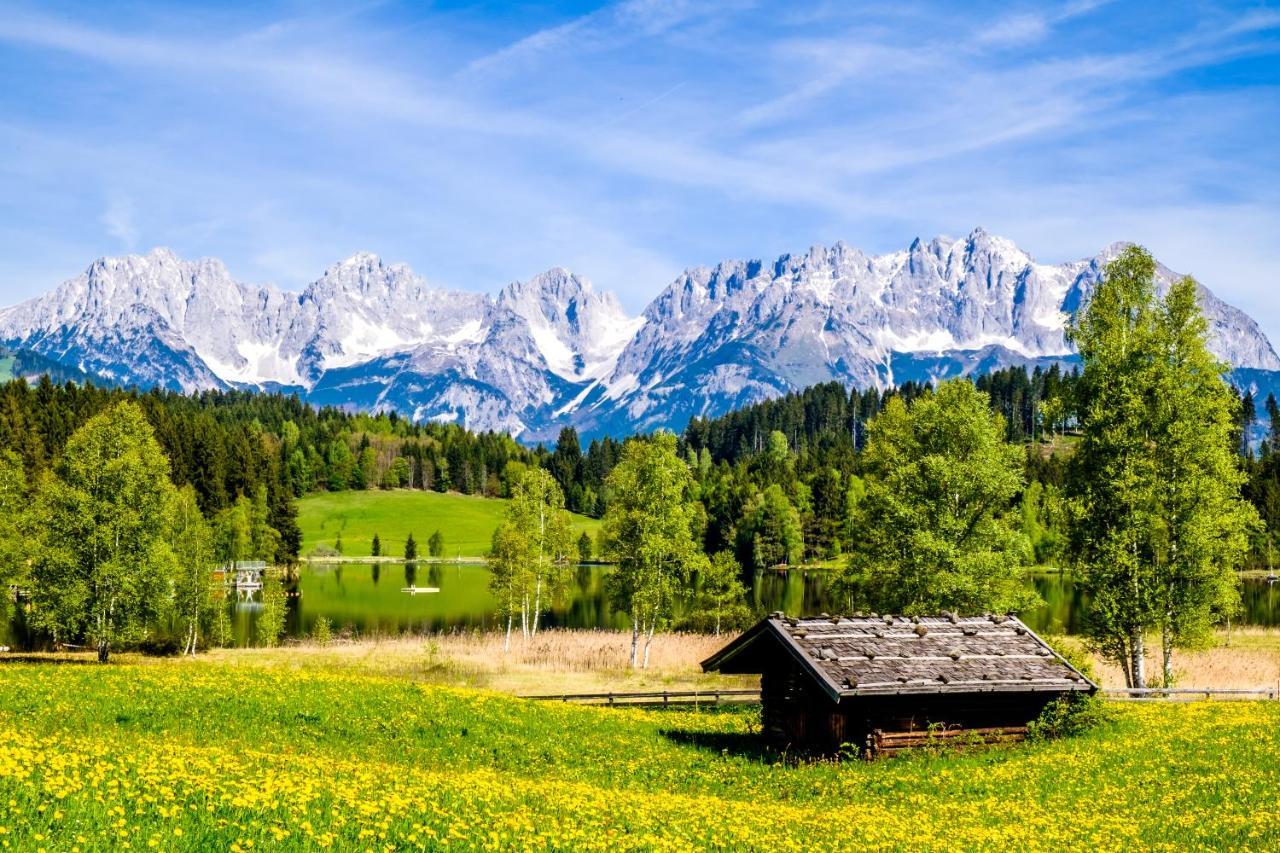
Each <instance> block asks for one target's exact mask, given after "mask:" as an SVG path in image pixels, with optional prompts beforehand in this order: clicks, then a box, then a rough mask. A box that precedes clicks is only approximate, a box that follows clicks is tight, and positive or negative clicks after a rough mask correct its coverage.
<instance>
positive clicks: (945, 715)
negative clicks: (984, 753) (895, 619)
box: [760, 656, 1060, 753]
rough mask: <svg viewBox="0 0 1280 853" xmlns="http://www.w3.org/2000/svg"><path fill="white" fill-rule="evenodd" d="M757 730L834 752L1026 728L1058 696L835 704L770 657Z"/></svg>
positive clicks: (782, 742)
mask: <svg viewBox="0 0 1280 853" xmlns="http://www.w3.org/2000/svg"><path fill="white" fill-rule="evenodd" d="M760 693H761V702H762V711H761V725H762V729H763V733H764V736H765V738H766V739H767V740H768V741H769V742H770V743H772V744H773V745H774V746H775V747H777V748H779V749H793V750H794V749H800V750H806V751H813V752H823V753H834V752H836V751H838V750H840V748H841V747H842V746H844V745H845V744H850V745H853V746H855V747H859V748H860V747H861V746H863V745H864V744H865V743H866V741H867V736H868V735H870V734H871V733H872V732H874V731H875V730H876V729H880V730H883V731H886V732H904V731H925V730H927V729H928V728H929V727H930V726H941V727H944V728H947V729H955V728H961V729H964V728H1000V727H1003V726H1008V727H1017V726H1025V725H1026V724H1027V723H1028V722H1030V721H1031V720H1034V719H1035V718H1036V717H1038V716H1039V715H1040V712H1041V711H1043V710H1044V708H1045V706H1046V705H1048V704H1049V703H1050V702H1052V701H1053V700H1054V699H1055V698H1057V697H1058V696H1059V695H1060V694H1057V693H1030V692H1028V693H994V692H993V693H971V694H907V695H896V696H855V697H850V698H847V699H844V700H842V701H841V702H840V703H839V704H837V703H836V702H834V701H832V699H831V697H830V696H828V695H827V694H826V693H824V692H822V691H821V689H820V688H818V687H817V686H816V685H815V684H814V682H813V679H812V677H811V676H810V675H809V674H808V673H806V672H804V671H803V670H802V669H801V668H800V667H799V665H798V664H796V663H795V662H794V661H791V660H787V659H784V658H783V657H782V656H779V657H777V658H775V659H774V660H773V661H771V662H770V665H769V666H767V667H765V668H764V672H763V673H762V674H761V677H760Z"/></svg>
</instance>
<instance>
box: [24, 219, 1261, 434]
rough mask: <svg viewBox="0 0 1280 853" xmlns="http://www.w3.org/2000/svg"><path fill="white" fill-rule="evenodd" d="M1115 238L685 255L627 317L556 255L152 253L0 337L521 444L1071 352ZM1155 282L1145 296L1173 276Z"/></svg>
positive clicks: (125, 372)
mask: <svg viewBox="0 0 1280 853" xmlns="http://www.w3.org/2000/svg"><path fill="white" fill-rule="evenodd" d="M1125 245H1126V244H1122V243H1117V244H1113V245H1112V246H1109V247H1107V248H1106V249H1104V250H1103V251H1102V252H1100V253H1099V254H1098V255H1096V256H1094V257H1092V258H1085V259H1082V260H1079V261H1074V262H1071V263H1065V264H1041V263H1038V262H1037V261H1036V260H1035V259H1034V258H1032V257H1031V256H1030V255H1029V254H1027V253H1026V252H1024V251H1023V250H1021V249H1020V248H1018V247H1017V246H1016V245H1014V244H1013V243H1012V242H1011V241H1009V240H1007V239H1005V238H1002V237H998V236H994V235H991V234H988V233H987V232H985V231H983V230H982V229H980V228H979V229H975V230H974V231H972V232H971V233H970V234H968V235H967V236H966V237H964V238H961V239H956V238H951V237H936V238H934V239H932V240H929V241H927V242H926V241H923V240H920V239H916V240H914V241H913V242H912V243H911V244H910V245H909V246H908V247H907V248H905V249H902V250H899V251H895V252H889V253H885V254H882V255H867V254H865V253H863V252H862V251H860V250H858V249H856V248H853V247H851V246H849V245H847V244H845V243H842V242H841V243H836V244H835V245H833V246H829V247H828V246H813V247H810V248H809V249H808V250H807V251H806V252H804V253H803V254H798V255H783V256H781V257H779V258H777V259H776V260H773V261H769V262H766V261H762V260H745V261H744V260H727V261H723V262H721V263H719V264H717V265H715V266H710V267H709V266H698V267H691V268H690V269H688V270H686V271H685V272H683V273H682V274H681V275H680V276H678V277H677V278H676V279H675V281H673V282H672V283H671V284H670V285H669V286H668V287H667V288H665V289H664V290H663V291H662V292H661V293H659V294H658V296H657V297H656V298H655V299H654V300H653V302H652V303H650V304H649V306H648V307H647V308H646V309H645V310H644V312H643V313H642V314H641V315H640V316H639V317H632V316H630V315H628V314H627V313H626V311H624V310H623V308H622V307H621V305H620V304H619V302H618V300H617V299H616V298H615V297H614V296H613V294H611V293H608V292H601V291H597V290H596V289H595V288H594V287H593V286H592V285H591V283H590V282H588V281H587V280H586V279H584V278H582V277H580V276H577V275H575V274H573V273H572V272H570V271H568V270H565V269H562V268H559V267H557V268H553V269H550V270H547V271H546V272H544V273H541V274H540V275H537V276H534V277H533V278H531V279H528V280H527V281H523V282H513V283H511V284H508V285H507V286H506V287H504V288H502V290H501V291H500V292H499V293H498V294H497V295H496V296H494V297H489V296H485V295H483V294H478V293H469V292H462V291H451V290H445V289H441V288H436V287H433V286H431V285H430V284H428V283H427V281H426V280H424V279H423V278H422V277H420V276H418V275H416V274H415V273H414V272H413V271H412V270H411V269H409V268H408V267H407V266H405V265H403V264H388V263H385V262H384V261H382V260H381V259H380V258H378V257H377V256H376V255H373V254H370V253H368V252H360V253H357V254H355V255H352V256H351V257H349V258H347V259H345V260H343V261H340V262H338V263H336V264H334V265H332V266H331V267H329V268H328V269H327V270H325V272H324V274H323V275H322V276H321V277H320V278H318V279H316V280H315V281H314V282H312V283H311V284H309V285H308V286H307V287H305V288H304V289H303V290H302V291H301V292H298V293H286V292H282V291H280V290H277V289H276V288H273V287H269V286H265V287H259V286H252V285H245V284H241V283H239V282H236V281H234V280H233V279H232V278H231V276H230V274H229V273H228V272H227V270H226V268H225V267H224V266H223V265H222V263H221V262H219V261H217V260H214V259H204V260H198V261H185V260H183V259H181V258H179V257H177V256H176V255H174V254H173V253H172V252H170V251H168V250H166V249H157V250H154V251H152V252H150V253H148V254H146V255H130V256H126V257H121V258H102V259H100V260H97V261H95V262H94V263H93V264H91V265H90V266H89V268H88V269H86V270H85V271H84V272H83V273H81V274H80V275H79V276H76V277H74V278H72V279H69V280H68V281H66V282H64V283H63V284H61V285H59V286H58V287H57V288H55V289H54V290H53V291H51V292H50V293H48V294H46V295H44V296H41V297H39V298H36V299H32V300H29V301H27V302H24V303H22V304H20V305H16V306H13V307H10V308H7V309H4V310H0V345H3V346H5V347H8V348H10V349H15V348H16V349H20V350H21V351H23V352H27V353H31V354H32V356H31V358H32V359H45V360H46V361H47V362H49V363H55V364H58V365H64V366H66V367H67V368H70V369H74V370H79V371H83V372H84V373H85V374H87V375H89V376H93V377H97V378H99V379H104V380H108V381H112V382H116V383H120V384H138V385H142V386H151V385H159V386H162V387H166V388H172V389H176V390H183V391H194V390H199V389H202V388H226V387H259V388H288V389H296V390H298V391H300V392H301V393H303V394H305V395H306V396H307V397H308V399H310V400H312V401H313V402H316V403H318V404H327V405H337V406H343V407H346V408H350V409H360V410H375V411H376V410H387V409H395V410H398V411H401V412H404V413H407V414H409V415H410V416H412V417H413V418H415V419H418V420H427V419H432V420H450V421H456V422H459V423H464V424H465V425H467V426H468V427H470V428H472V429H479V430H485V429H493V430H501V431H505V432H510V433H512V434H518V435H521V436H522V437H523V438H527V439H529V440H541V439H547V438H554V435H555V433H556V431H558V429H559V428H560V426H562V425H564V424H573V425H575V426H577V427H578V428H579V429H580V431H582V432H583V433H584V434H587V435H593V434H598V433H600V432H606V431H607V432H612V433H615V434H622V433H627V432H632V431H636V430H644V429H652V428H655V427H660V426H661V427H671V428H675V429H680V428H682V427H683V426H684V424H685V423H686V422H687V421H688V419H689V418H690V417H694V416H702V415H718V414H721V413H723V412H725V411H728V410H730V409H732V408H736V407H739V406H742V405H746V404H749V403H754V402H758V401H759V400H762V399H766V398H769V397H775V396H778V395H780V394H785V393H787V392H789V391H794V390H799V389H801V388H803V387H806V386H808V385H812V384H814V383H816V382H823V381H830V380H835V381H839V382H842V383H844V384H846V385H851V386H858V387H867V386H877V387H882V388H883V387H885V386H887V385H890V384H893V383H895V382H901V381H904V380H906V379H918V380H921V381H933V380H937V379H941V378H945V377H947V376H954V375H965V374H970V373H977V372H983V371H988V370H992V369H996V368H998V367H1003V366H1008V365H1016V364H1023V365H1027V366H1036V365H1047V364H1051V363H1063V362H1068V361H1071V360H1072V359H1074V356H1073V350H1072V347H1071V345H1070V342H1069V341H1068V340H1067V334H1066V330H1067V324H1068V321H1069V318H1070V316H1071V315H1072V314H1073V313H1074V312H1076V311H1078V310H1079V309H1080V308H1081V307H1082V306H1084V305H1085V304H1087V301H1088V299H1089V297H1090V295H1091V294H1092V292H1093V289H1094V287H1095V286H1096V285H1097V283H1098V281H1100V280H1101V278H1102V276H1103V274H1104V271H1105V268H1106V264H1107V262H1108V261H1109V260H1111V259H1112V258H1114V257H1115V255H1116V254H1118V253H1119V252H1120V251H1122V250H1123V248H1124V246H1125ZM1157 277H1158V280H1157V285H1158V287H1159V289H1160V290H1161V291H1162V292H1163V291H1164V290H1166V289H1167V288H1168V286H1169V285H1170V284H1171V283H1172V282H1173V281H1175V280H1177V279H1178V277H1179V276H1178V275H1177V274H1176V273H1174V272H1173V271H1172V270H1169V269H1167V268H1166V267H1164V266H1159V267H1158V270H1157ZM1200 301H1201V305H1202V307H1203V308H1204V312H1205V316H1206V319H1207V321H1208V323H1209V329H1210V346H1211V348H1212V349H1213V351H1214V352H1215V353H1216V354H1217V355H1218V356H1219V357H1221V358H1223V359H1224V360H1225V361H1227V362H1228V363H1230V364H1231V365H1233V366H1234V367H1235V368H1237V372H1238V373H1239V372H1240V371H1241V370H1248V371H1251V372H1250V373H1249V376H1250V377H1251V378H1250V381H1251V382H1255V383H1258V382H1262V381H1263V380H1259V379H1258V377H1259V376H1264V378H1265V375H1266V374H1268V373H1269V372H1272V371H1280V358H1277V356H1276V353H1275V350H1274V349H1273V348H1272V346H1271V343H1270V342H1269V341H1268V340H1267V338H1266V336H1265V335H1264V334H1263V333H1262V331H1261V329H1260V328H1259V327H1258V325H1257V323H1255V322H1254V321H1253V320H1252V319H1251V318H1250V317H1248V316H1247V315H1245V314H1244V313H1243V312H1241V311H1239V310H1238V309H1236V308H1233V307H1232V306H1230V305H1227V304H1226V303H1224V302H1222V301H1221V300H1220V299H1218V298H1217V297H1216V296H1214V295H1213V294H1212V293H1211V292H1209V291H1208V290H1206V289H1204V288H1201V291H1200ZM1264 384H1265V383H1264Z"/></svg>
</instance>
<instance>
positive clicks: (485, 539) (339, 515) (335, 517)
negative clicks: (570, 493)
mask: <svg viewBox="0 0 1280 853" xmlns="http://www.w3.org/2000/svg"><path fill="white" fill-rule="evenodd" d="M506 505H507V501H505V500H501V499H496V498H482V497H477V496H474V495H460V494H452V493H445V494H441V493H439V492H422V491H415V490H411V489H393V490H390V491H359V492H320V493H318V494H313V495H307V496H306V497H303V498H301V499H300V500H299V501H298V526H299V527H300V528H302V553H303V555H306V554H309V553H311V551H312V550H314V549H315V548H316V547H317V546H319V545H324V546H327V547H330V548H332V547H333V546H334V544H335V542H336V541H337V539H338V537H339V536H341V537H342V553H343V555H344V556H348V557H367V556H369V555H370V553H371V550H370V549H371V546H372V543H373V537H374V535H375V534H377V536H378V538H379V540H380V541H381V543H382V552H383V554H386V555H388V556H392V557H402V556H404V543H405V540H406V539H408V538H409V534H410V533H412V534H413V538H414V539H415V540H416V541H417V543H418V554H419V555H420V556H422V557H426V556H427V539H428V538H429V537H430V536H431V534H432V533H434V532H435V531H437V530H439V531H440V533H441V535H442V536H443V537H444V555H445V557H446V558H448V559H454V558H456V557H459V556H461V557H463V558H473V559H474V558H479V557H482V556H484V554H485V553H486V552H487V551H488V550H489V543H490V540H491V539H492V537H493V531H494V529H495V528H497V526H498V523H499V522H500V521H501V520H502V514H503V512H504V511H505V510H506ZM573 524H574V536H575V537H577V536H578V535H579V534H581V533H582V532H583V531H586V532H588V533H590V534H591V536H592V537H593V538H594V537H595V534H596V531H597V530H599V528H600V522H599V521H598V520H596V519H593V518H587V517H586V516H581V515H575V516H574V517H573Z"/></svg>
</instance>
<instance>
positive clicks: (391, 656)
mask: <svg viewBox="0 0 1280 853" xmlns="http://www.w3.org/2000/svg"><path fill="white" fill-rule="evenodd" d="M730 639H731V637H729V636H723V637H715V636H709V635H703V634H664V635H659V636H656V637H654V639H653V646H652V648H651V649H650V653H649V668H648V669H647V670H634V671H633V670H632V669H631V667H630V665H629V660H630V648H631V635H630V634H628V633H625V632H620V631H573V630H551V631H543V632H540V633H539V634H538V636H537V638H535V639H533V640H530V641H529V642H528V643H525V642H524V641H523V640H521V638H520V637H519V636H516V637H513V638H512V640H511V651H510V652H508V653H506V654H504V653H503V637H502V635H501V634H494V633H479V632H473V633H445V634H433V635H429V636H423V637H402V638H395V639H383V640H365V641H360V642H353V643H330V644H329V645H326V646H318V645H315V644H312V643H304V644H301V645H290V646H285V647H282V648H278V649H218V650H215V651H213V652H210V653H209V656H208V657H209V658H210V659H211V660H215V661H217V662H219V663H226V664H231V665H244V666H269V667H286V668H296V669H306V668H321V669H334V668H339V669H352V670H356V671H361V672H367V673H370V674H378V675H392V676H399V677H407V678H413V679H416V680H422V681H430V682H434V683H442V684H452V685H456V686H463V687H479V688H486V689H490V690H500V691H503V692H507V693H516V694H525V695H527V694H538V693H598V692H606V691H611V690H612V691H616V692H626V691H647V690H654V689H657V690H695V689H697V690H703V689H715V688H722V689H736V688H744V687H754V686H756V684H758V679H756V678H754V677H750V676H745V677H744V676H722V675H714V674H712V675H708V674H705V673H703V672H702V671H701V668H700V667H699V663H700V662H701V661H703V660H705V659H706V658H708V657H710V656H711V654H712V653H714V652H715V651H717V650H718V649H720V648H721V647H722V646H724V645H725V644H726V643H727V642H728V641H729V640H730Z"/></svg>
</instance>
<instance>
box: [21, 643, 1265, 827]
mask: <svg viewBox="0 0 1280 853" xmlns="http://www.w3.org/2000/svg"><path fill="white" fill-rule="evenodd" d="M755 713H756V712H755V710H754V709H751V708H742V709H733V710H721V711H719V712H715V713H706V712H692V711H678V712H659V711H644V710H638V709H628V710H616V709H615V710H610V709H593V708H576V707H565V706H562V705H558V704H541V703H532V702H527V701H522V700H519V699H513V698H510V697H506V696H502V695H498V694H493V693H485V692H473V691H467V690H459V689H453V688H446V687H441V686H436V685H425V684H421V683H415V682H411V681H407V680H404V679H390V678H383V677H374V676H367V675H358V674H354V673H352V672H349V671H336V670H328V669H324V668H316V669H307V670H288V669H284V668H260V667H232V666H228V665H227V664H226V663H225V662H222V661H218V660H212V661H211V660H199V661H194V662H192V661H165V662H162V663H151V664H148V665H123V666H111V667H105V668H104V667H98V666H94V665H71V664H61V665H22V664H9V665H6V666H4V667H3V668H0V844H2V843H4V842H7V843H8V844H9V846H10V848H11V849H21V850H36V849H39V848H41V847H44V848H47V849H49V850H71V849H74V848H79V849H84V850H88V849H102V850H106V849H123V848H124V847H125V846H126V845H127V846H128V847H130V848H142V847H148V846H151V847H156V848H158V849H165V850H175V849H177V850H186V849H191V850H195V849H202V850H203V849H232V850H234V849H242V850H243V849H249V848H250V846H251V845H252V847H254V848H258V847H264V846H265V847H268V848H271V849H276V848H277V847H285V848H288V849H314V848H323V847H329V846H332V847H335V848H338V849H379V850H381V849H404V848H413V849H421V848H424V847H425V848H435V847H439V846H441V845H442V844H443V841H444V840H445V839H448V840H449V843H450V846H457V847H459V848H462V849H483V848H488V849H503V848H511V847H518V848H530V847H532V848H557V849H573V850H580V849H610V850H617V849H686V848H689V847H697V848H719V849H758V848H771V849H782V850H802V849H803V850H813V849H819V850H821V849H836V848H839V849H848V848H850V847H855V848H856V847H876V848H893V849H906V848H911V849H975V848H990V847H1001V848H1004V849H1018V850H1022V849H1050V848H1053V849H1062V848H1066V849H1085V848H1090V849H1131V848H1152V847H1164V848H1168V849H1185V848H1187V847H1199V846H1203V847H1214V848H1221V847H1237V848H1239V847H1251V848H1254V849H1266V848H1275V847H1276V846H1277V845H1278V844H1280V806H1277V803H1276V800H1275V797H1274V793H1275V791H1276V790H1280V703H1258V702H1250V703H1245V702H1236V703H1212V702H1206V703H1198V704H1196V705H1189V706H1188V705H1177V706H1172V705H1151V706H1138V707H1135V706H1124V707H1120V708H1118V709H1116V712H1115V713H1116V720H1115V721H1114V722H1113V723H1111V724H1109V725H1107V726H1105V727H1103V728H1102V729H1099V730H1096V731H1094V732H1091V733H1089V734H1087V735H1085V736H1082V737H1080V738H1078V739H1074V740H1067V741H1059V742H1052V743H1046V744H1028V745H1023V746H1017V747H1009V748H1003V749H996V750H991V751H987V752H980V753H974V754H965V755H943V756H928V757H917V758H908V759H905V760H903V759H894V760H889V761H884V762H877V763H875V764H865V763H862V762H856V761H855V762H847V763H832V762H817V763H800V764H798V765H795V764H780V763H776V762H775V757H773V756H770V755H768V754H765V753H762V752H761V751H760V750H759V747H758V741H756V739H755V737H754V735H753V734H752V732H753V731H754V730H755V729H756V727H757V723H756V717H755Z"/></svg>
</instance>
